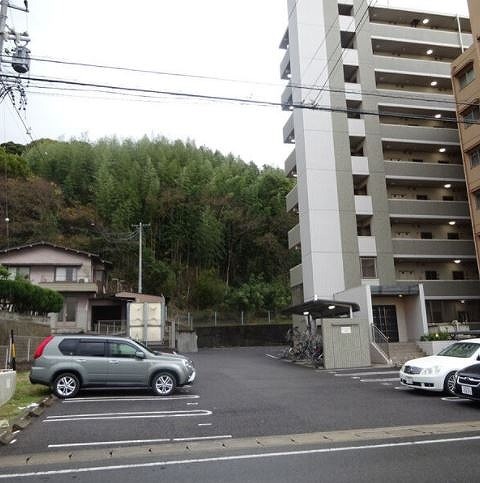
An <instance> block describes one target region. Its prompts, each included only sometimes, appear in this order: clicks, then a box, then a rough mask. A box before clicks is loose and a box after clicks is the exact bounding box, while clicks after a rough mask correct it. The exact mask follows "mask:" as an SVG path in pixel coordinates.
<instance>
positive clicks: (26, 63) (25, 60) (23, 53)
mask: <svg viewBox="0 0 480 483" xmlns="http://www.w3.org/2000/svg"><path fill="white" fill-rule="evenodd" d="M12 68H13V70H14V71H15V72H18V73H19V74H25V73H26V72H28V71H29V70H30V50H29V49H27V47H25V46H17V47H15V50H14V51H13V54H12Z"/></svg>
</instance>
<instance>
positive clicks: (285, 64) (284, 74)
mask: <svg viewBox="0 0 480 483" xmlns="http://www.w3.org/2000/svg"><path fill="white" fill-rule="evenodd" d="M290 76H291V69H290V50H289V49H288V48H287V50H286V51H285V54H284V56H283V58H282V60H281V62H280V78H281V79H285V80H288V79H290Z"/></svg>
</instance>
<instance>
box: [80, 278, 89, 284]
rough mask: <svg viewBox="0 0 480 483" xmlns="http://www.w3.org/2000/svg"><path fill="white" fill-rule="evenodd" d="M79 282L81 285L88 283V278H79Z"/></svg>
mask: <svg viewBox="0 0 480 483" xmlns="http://www.w3.org/2000/svg"><path fill="white" fill-rule="evenodd" d="M78 281H79V282H80V283H88V278H85V277H83V278H79V279H78Z"/></svg>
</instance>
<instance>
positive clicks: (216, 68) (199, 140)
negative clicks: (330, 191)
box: [0, 0, 468, 167]
mask: <svg viewBox="0 0 480 483" xmlns="http://www.w3.org/2000/svg"><path fill="white" fill-rule="evenodd" d="M302 1H307V0H297V3H300V2H302ZM330 1H331V0H330ZM10 2H11V3H16V4H17V5H22V4H23V1H22V0H10ZM380 4H389V5H390V6H401V7H403V8H413V9H421V10H427V11H440V12H445V13H459V14H462V15H466V14H467V13H468V9H467V2H466V0H455V1H451V0H390V1H386V0H381V1H378V2H377V5H380ZM29 7H30V13H29V14H24V13H21V12H17V11H13V10H10V11H9V18H8V24H9V26H10V27H14V28H15V29H16V30H17V31H19V32H22V31H24V30H28V32H29V35H30V38H31V42H30V44H29V48H30V50H31V55H32V57H33V58H41V59H54V60H61V61H69V62H72V61H73V62H79V63H88V64H98V65H103V66H104V65H108V66H117V67H127V68H134V69H141V70H149V71H155V72H162V73H169V74H176V75H166V74H163V75H160V74H158V73H156V74H153V73H152V74H146V73H133V72H127V71H121V70H110V69H101V68H92V67H85V66H71V65H65V64H59V63H52V62H40V61H36V60H33V61H32V64H31V69H30V75H31V77H33V78H35V77H47V78H50V79H52V78H55V79H68V80H71V81H77V82H88V83H98V84H106V85H122V86H128V87H134V88H143V89H153V90H156V91H169V92H172V91H173V92H182V93H192V94H201V95H209V96H226V97H235V98H242V99H257V100H264V101H273V102H278V101H279V100H280V96H281V93H282V91H283V88H284V86H285V82H284V81H282V80H281V79H280V67H279V66H280V61H281V59H282V57H283V55H284V51H283V50H280V49H279V47H278V46H279V43H280V40H281V38H282V36H283V34H284V32H285V29H286V27H287V18H288V11H287V1H286V0H174V1H172V0H169V1H167V0H135V1H127V0H101V1H99V0H82V1H72V0H30V1H29ZM3 69H4V71H6V70H7V69H6V68H5V67H4V68H3ZM178 74H182V75H181V76H180V75H178ZM185 75H186V76H185ZM225 79H228V81H227V80H225ZM33 84H34V82H33V81H32V83H31V86H30V87H29V91H30V92H29V94H28V104H27V108H26V113H25V119H24V122H25V125H26V126H27V127H28V128H29V131H30V135H31V137H32V138H33V139H38V138H41V137H49V138H52V139H60V140H69V139H71V138H76V139H88V140H90V141H95V140H96V139H98V138H101V137H104V136H117V137H118V138H120V139H124V138H133V139H138V138H141V137H142V136H144V135H147V136H149V137H154V136H165V137H167V138H168V139H171V140H175V139H182V140H187V139H188V140H193V141H194V142H195V144H196V145H197V146H206V147H208V148H210V149H212V150H219V151H220V152H222V153H224V154H228V153H232V154H234V155H235V156H239V157H240V158H242V159H243V160H244V161H246V162H250V161H252V162H254V163H256V164H257V165H258V166H259V167H261V166H263V165H269V166H274V167H283V164H284V161H285V159H286V158H287V156H288V154H289V153H290V151H291V149H292V148H291V146H290V145H284V144H283V139H282V128H283V125H284V123H285V122H286V120H287V118H288V113H287V112H283V111H282V110H281V109H280V107H278V106H274V107H264V106H251V105H245V104H241V103H233V102H228V103H227V102H218V101H216V102H212V101H210V102H206V101H201V100H198V99H192V98H188V99H185V98H179V97H173V96H167V95H164V96H161V97H158V96H157V98H156V99H154V100H153V99H151V98H146V97H143V98H138V97H137V98H132V97H128V96H125V95H122V96H119V95H116V96H113V95H111V94H106V93H98V92H97V93H93V92H78V90H77V91H71V90H69V91H52V90H46V89H39V88H35V87H33ZM77 89H78V88H77ZM9 140H12V141H15V142H19V143H27V142H29V141H30V137H29V135H28V134H27V132H26V129H25V126H24V125H23V124H22V122H21V120H20V119H19V117H18V115H17V113H16V112H15V111H14V109H13V107H12V106H11V104H10V103H9V102H5V101H4V102H2V103H1V104H0V143H1V142H5V141H9Z"/></svg>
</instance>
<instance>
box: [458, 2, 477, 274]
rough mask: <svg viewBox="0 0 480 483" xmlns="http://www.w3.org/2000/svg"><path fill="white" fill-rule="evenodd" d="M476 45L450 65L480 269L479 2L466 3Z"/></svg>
mask: <svg viewBox="0 0 480 483" xmlns="http://www.w3.org/2000/svg"><path fill="white" fill-rule="evenodd" d="M468 8H469V11H470V22H471V26H472V34H473V38H474V39H476V41H475V42H473V44H472V45H471V46H470V48H468V49H467V50H466V51H465V52H464V53H462V55H460V56H459V57H458V58H457V59H455V61H454V62H453V63H452V85H453V91H454V94H455V99H456V101H457V106H456V107H457V119H458V121H459V123H458V129H459V135H460V144H461V149H462V155H463V164H464V169H465V180H466V182H467V198H468V201H469V205H470V217H471V220H472V229H473V233H474V241H475V246H476V255H477V266H480V107H479V102H480V101H479V99H480V45H479V42H478V40H479V36H480V3H479V2H478V1H472V0H469V1H468Z"/></svg>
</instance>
